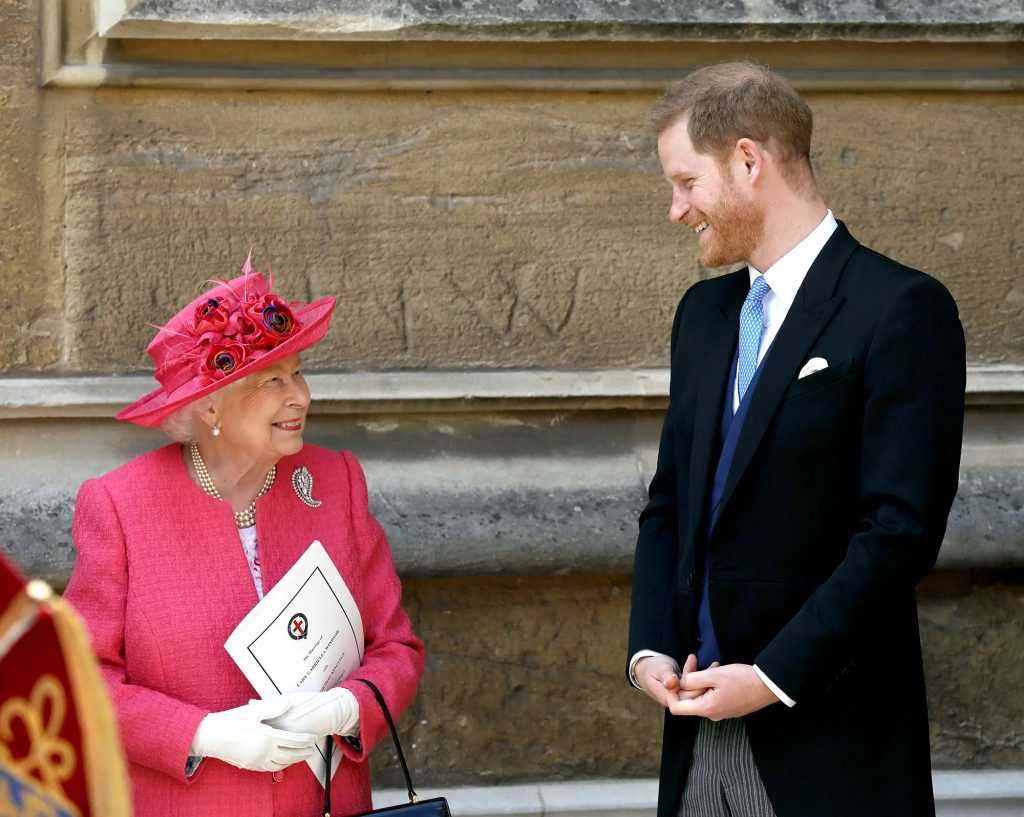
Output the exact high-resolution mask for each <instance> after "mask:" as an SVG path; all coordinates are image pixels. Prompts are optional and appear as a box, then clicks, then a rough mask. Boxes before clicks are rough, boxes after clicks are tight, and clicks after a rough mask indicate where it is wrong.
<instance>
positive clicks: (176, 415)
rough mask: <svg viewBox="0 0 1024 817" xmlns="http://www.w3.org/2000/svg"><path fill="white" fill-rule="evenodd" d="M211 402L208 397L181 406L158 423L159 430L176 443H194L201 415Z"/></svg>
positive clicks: (201, 424)
mask: <svg viewBox="0 0 1024 817" xmlns="http://www.w3.org/2000/svg"><path fill="white" fill-rule="evenodd" d="M212 403H213V400H212V399H211V397H210V395H206V397H200V398H199V399H198V400H196V401H194V402H192V403H188V404H186V405H184V406H182V407H181V408H180V409H178V410H177V411H174V412H172V413H171V414H168V415H167V416H166V417H165V418H164V419H163V421H162V422H161V423H160V430H161V431H162V432H163V433H164V434H166V435H167V436H168V437H170V438H171V439H172V440H174V442H176V443H182V444H187V443H194V442H196V441H197V440H198V439H199V432H200V431H201V430H202V426H203V421H202V419H201V415H202V413H203V412H204V411H208V410H209V408H210V406H211V405H212Z"/></svg>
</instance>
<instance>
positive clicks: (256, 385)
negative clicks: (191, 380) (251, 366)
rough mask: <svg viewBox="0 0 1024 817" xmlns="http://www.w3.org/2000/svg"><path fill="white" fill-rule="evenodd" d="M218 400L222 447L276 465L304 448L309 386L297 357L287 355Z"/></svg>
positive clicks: (220, 395)
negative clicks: (303, 437) (303, 435)
mask: <svg viewBox="0 0 1024 817" xmlns="http://www.w3.org/2000/svg"><path fill="white" fill-rule="evenodd" d="M217 397H218V398H219V399H217V400H215V402H214V410H215V413H216V416H217V421H218V422H219V423H220V429H221V433H220V436H219V438H218V443H219V444H220V445H224V446H227V447H229V448H231V449H232V453H233V454H236V455H243V456H247V457H248V458H249V459H252V460H254V461H261V460H262V461H266V462H267V463H275V462H277V461H278V460H279V459H281V457H285V456H288V455H289V454H295V453H297V452H298V451H299V449H300V448H302V429H303V428H304V427H305V425H306V411H307V410H308V409H309V388H308V387H307V386H306V380H305V378H303V376H302V362H301V360H300V359H299V356H298V355H289V356H288V357H286V358H283V359H282V360H280V361H278V362H277V363H275V364H273V365H272V366H267V367H266V368H265V369H260V370H259V371H258V372H256V373H254V374H251V375H249V376H248V377H245V378H243V379H242V380H240V381H238V383H237V385H235V386H234V387H232V388H228V389H225V390H224V391H223V392H221V393H220V394H218V395H217Z"/></svg>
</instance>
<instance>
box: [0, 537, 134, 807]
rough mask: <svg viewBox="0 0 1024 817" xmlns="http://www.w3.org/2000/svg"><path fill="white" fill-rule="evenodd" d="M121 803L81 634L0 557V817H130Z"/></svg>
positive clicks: (50, 598)
mask: <svg viewBox="0 0 1024 817" xmlns="http://www.w3.org/2000/svg"><path fill="white" fill-rule="evenodd" d="M129 802H130V801H129V796H128V783H127V774H126V771H125V763H124V756H123V754H122V752H121V743H120V740H119V739H118V734H117V724H116V721H115V720H114V715H113V712H112V710H111V707H110V701H109V699H108V698H107V692H106V688H105V686H104V684H103V679H102V678H101V677H100V673H99V669H98V667H97V665H96V659H95V658H94V657H93V654H92V652H91V651H90V649H89V641H88V636H87V635H86V632H85V629H84V627H83V626H82V624H81V622H80V621H79V620H78V618H77V616H76V615H75V613H74V611H72V610H71V608H70V607H68V606H67V605H66V604H65V603H64V602H63V601H62V600H61V599H60V598H58V597H57V596H55V595H54V594H53V592H52V591H51V590H50V588H49V586H48V585H46V584H45V583H43V582H39V581H32V582H28V583H26V582H25V580H24V579H23V578H22V576H21V575H20V574H19V573H18V572H17V570H15V568H14V567H13V565H11V564H10V562H9V561H7V560H6V559H5V558H4V556H3V554H0V817H129V815H130V814H131V808H130V805H129Z"/></svg>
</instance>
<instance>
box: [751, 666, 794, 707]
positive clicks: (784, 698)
mask: <svg viewBox="0 0 1024 817" xmlns="http://www.w3.org/2000/svg"><path fill="white" fill-rule="evenodd" d="M754 672H756V673H757V675H758V677H759V678H760V679H761V680H762V681H764V683H765V686H766V687H768V689H770V690H771V691H772V693H773V694H774V695H775V697H776V698H778V699H779V700H780V701H782V702H783V703H784V704H785V705H786V706H796V701H794V700H793V699H792V698H790V697H789V696H788V695H787V694H786V693H785V692H783V691H782V690H781V689H779V688H778V687H777V686H776V685H775V683H774V682H773V681H772V679H771V678H769V677H768V676H767V675H765V674H764V673H763V672H761V668H760V667H759V666H758V665H757V664H754Z"/></svg>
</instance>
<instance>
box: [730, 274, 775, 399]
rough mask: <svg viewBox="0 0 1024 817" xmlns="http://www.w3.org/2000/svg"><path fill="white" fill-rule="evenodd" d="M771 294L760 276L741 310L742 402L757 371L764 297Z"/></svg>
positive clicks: (739, 382) (738, 365) (739, 361)
mask: <svg viewBox="0 0 1024 817" xmlns="http://www.w3.org/2000/svg"><path fill="white" fill-rule="evenodd" d="M769 292H771V287H770V286H768V282H767V281H765V280H764V276H763V275H758V276H757V278H755V279H754V283H752V284H751V285H750V291H749V292H748V293H747V298H746V300H745V301H744V302H743V308H742V309H741V310H740V343H739V353H738V355H737V362H736V386H737V388H738V389H739V394H740V400H742V399H743V395H744V394H746V392H747V388H748V387H749V386H750V379H751V378H752V377H753V376H754V372H755V371H756V370H757V353H758V350H760V348H761V335H762V334H763V332H764V296H765V295H767V294H768V293H769Z"/></svg>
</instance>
